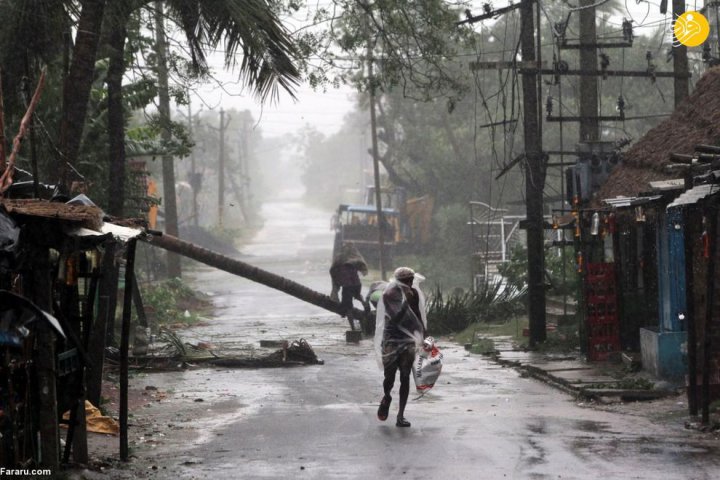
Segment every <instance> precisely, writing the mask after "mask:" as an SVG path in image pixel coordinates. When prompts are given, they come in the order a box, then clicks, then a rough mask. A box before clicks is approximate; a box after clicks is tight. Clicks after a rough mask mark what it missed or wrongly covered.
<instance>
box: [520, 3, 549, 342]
mask: <svg viewBox="0 0 720 480" xmlns="http://www.w3.org/2000/svg"><path fill="white" fill-rule="evenodd" d="M520 29H521V32H520V46H521V48H522V61H523V63H525V64H532V63H534V62H535V61H536V58H535V37H534V34H535V26H534V20H533V0H522V1H521V4H520ZM536 75H537V71H536V69H533V70H525V71H523V73H522V91H523V130H524V139H525V161H526V163H527V165H526V169H525V201H526V216H527V243H528V297H529V302H528V303H529V306H528V316H529V320H530V346H535V345H537V344H538V343H542V342H544V341H545V338H546V335H547V333H546V326H545V286H544V282H543V272H544V263H545V249H544V241H545V235H544V222H543V189H544V186H545V165H544V156H543V155H542V151H541V140H540V124H539V117H538V89H537V78H536Z"/></svg>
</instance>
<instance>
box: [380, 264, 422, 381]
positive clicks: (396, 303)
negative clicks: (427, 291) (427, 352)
mask: <svg viewBox="0 0 720 480" xmlns="http://www.w3.org/2000/svg"><path fill="white" fill-rule="evenodd" d="M423 280H425V277H423V276H422V275H420V274H417V273H416V274H415V278H414V280H413V284H412V288H414V289H415V291H417V293H418V307H419V310H420V317H421V318H417V316H416V315H415V312H413V311H412V309H411V308H410V304H409V303H408V300H407V296H406V293H405V289H407V288H409V287H407V286H406V285H403V284H402V283H401V282H400V281H398V280H392V281H391V282H390V283H389V284H388V286H387V287H386V288H385V290H384V291H383V297H382V299H381V300H380V301H379V302H378V305H377V315H376V317H375V339H374V340H375V342H374V343H375V358H376V360H377V363H378V366H379V367H380V369H381V370H382V369H383V368H384V362H383V360H385V359H388V358H390V357H393V356H396V355H397V354H398V350H400V349H403V348H407V346H408V345H409V344H411V345H414V346H415V347H420V346H421V345H422V343H423V340H424V338H423V334H424V332H425V330H426V329H427V318H426V314H425V295H423V292H422V290H420V283H421V282H422V281H423ZM390 321H392V322H394V323H395V324H396V325H397V326H398V328H397V330H396V331H395V333H398V332H400V337H399V338H398V337H395V338H392V339H391V342H392V344H393V345H394V346H395V347H396V348H395V349H393V350H390V351H388V350H386V349H385V348H384V346H385V343H386V342H385V340H386V338H385V334H386V332H385V330H386V328H385V327H386V325H387V324H388V323H389V322H390Z"/></svg>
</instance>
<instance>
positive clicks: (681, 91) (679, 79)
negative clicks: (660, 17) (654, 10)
mask: <svg viewBox="0 0 720 480" xmlns="http://www.w3.org/2000/svg"><path fill="white" fill-rule="evenodd" d="M672 11H673V18H678V17H679V16H680V15H682V14H683V13H685V0H672ZM672 54H673V73H675V74H676V75H675V81H674V82H675V83H674V87H675V88H674V90H675V107H677V106H678V105H680V103H681V102H682V101H683V100H685V98H687V96H688V95H689V94H690V79H689V76H688V75H687V74H688V56H687V47H686V46H685V45H678V46H673V48H672ZM678 74H680V75H678Z"/></svg>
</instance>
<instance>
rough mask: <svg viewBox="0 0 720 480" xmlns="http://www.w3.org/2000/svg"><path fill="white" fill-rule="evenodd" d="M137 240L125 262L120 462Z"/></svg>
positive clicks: (124, 435) (123, 446)
mask: <svg viewBox="0 0 720 480" xmlns="http://www.w3.org/2000/svg"><path fill="white" fill-rule="evenodd" d="M136 245H137V240H135V239H132V240H130V241H129V242H128V243H127V254H126V260H125V293H124V298H123V316H122V329H121V332H122V333H121V334H120V460H127V459H128V350H129V348H130V314H131V310H132V291H133V289H132V283H133V281H134V280H135V278H134V277H135V275H134V274H133V270H134V268H135V246H136Z"/></svg>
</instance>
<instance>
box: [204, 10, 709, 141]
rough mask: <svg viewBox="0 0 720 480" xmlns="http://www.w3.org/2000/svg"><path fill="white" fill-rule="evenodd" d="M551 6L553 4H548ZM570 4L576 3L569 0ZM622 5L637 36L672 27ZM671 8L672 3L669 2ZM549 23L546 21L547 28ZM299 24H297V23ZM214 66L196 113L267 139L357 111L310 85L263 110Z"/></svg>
mask: <svg viewBox="0 0 720 480" xmlns="http://www.w3.org/2000/svg"><path fill="white" fill-rule="evenodd" d="M545 1H546V2H549V1H550V0H545ZM464 3H465V2H464ZM467 3H470V4H471V11H472V12H473V13H474V14H476V15H477V14H479V13H481V12H482V3H484V2H482V1H472V2H467ZM569 3H572V4H574V3H576V2H575V1H573V0H569ZM702 3H703V2H702V0H701V1H700V2H695V1H691V2H687V6H688V9H693V10H694V9H698V8H700V7H701V5H702ZM505 4H506V3H505V1H504V0H500V1H495V2H493V5H494V6H495V7H496V8H501V7H502V6H503V5H505ZM619 4H620V5H621V6H622V8H623V10H624V11H623V12H622V13H620V14H619V15H617V16H616V17H615V16H614V17H613V18H611V19H610V21H611V22H613V23H615V24H617V25H619V23H620V22H621V21H622V17H623V16H626V17H628V18H630V19H632V20H633V21H634V25H635V28H636V30H635V32H636V35H641V34H648V35H649V34H651V33H652V32H653V31H654V30H655V28H657V27H658V26H659V25H664V24H666V25H667V28H668V29H669V26H670V14H669V13H668V14H667V15H662V14H660V8H659V5H660V2H659V0H657V1H656V0H651V1H650V2H647V1H645V0H643V1H642V2H641V3H636V0H620V2H619ZM668 4H669V7H668V8H670V6H671V5H672V1H671V0H668ZM546 21H547V20H546V19H544V20H543V22H544V23H543V25H546V23H545V22H546ZM293 23H295V22H293ZM211 66H212V67H213V68H214V70H215V72H216V75H215V76H216V78H218V79H219V80H220V81H221V82H222V83H223V84H224V85H223V87H220V86H219V85H218V84H217V83H215V84H208V85H206V86H203V87H201V88H200V89H199V90H198V95H199V96H197V97H195V98H194V99H193V110H195V111H197V109H198V108H199V105H200V104H204V106H203V109H208V108H216V109H217V108H219V107H220V106H222V107H223V108H225V109H230V108H236V109H239V110H245V109H249V110H250V111H251V112H252V113H253V116H254V118H256V119H259V124H258V125H259V126H260V128H261V129H262V132H263V136H264V137H274V136H280V135H284V134H288V133H295V132H297V131H298V130H299V129H300V128H302V127H303V126H304V125H312V126H314V127H316V128H317V129H318V130H320V131H322V132H324V133H326V134H332V133H334V132H336V131H337V130H338V129H339V127H340V125H341V124H342V119H343V117H344V115H345V114H346V113H347V112H349V111H350V110H351V109H352V107H353V91H352V89H351V88H350V87H342V88H340V89H332V88H330V89H328V90H327V91H325V92H323V91H314V90H313V89H312V88H310V86H309V85H306V84H304V85H302V86H301V87H300V88H299V89H298V91H297V101H293V100H292V99H291V98H290V97H289V96H288V95H286V94H281V97H280V101H279V102H278V103H277V104H275V105H271V104H267V105H264V106H262V105H261V104H260V103H259V102H258V101H257V100H256V98H255V97H253V96H252V94H251V93H249V92H247V91H242V89H241V88H240V85H239V84H238V83H237V81H236V80H237V79H236V76H235V75H233V74H232V73H229V72H224V71H223V68H222V67H223V60H222V58H221V56H219V55H218V56H216V57H215V58H213V59H211Z"/></svg>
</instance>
